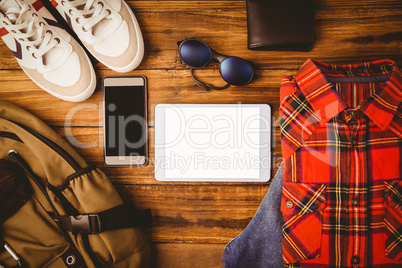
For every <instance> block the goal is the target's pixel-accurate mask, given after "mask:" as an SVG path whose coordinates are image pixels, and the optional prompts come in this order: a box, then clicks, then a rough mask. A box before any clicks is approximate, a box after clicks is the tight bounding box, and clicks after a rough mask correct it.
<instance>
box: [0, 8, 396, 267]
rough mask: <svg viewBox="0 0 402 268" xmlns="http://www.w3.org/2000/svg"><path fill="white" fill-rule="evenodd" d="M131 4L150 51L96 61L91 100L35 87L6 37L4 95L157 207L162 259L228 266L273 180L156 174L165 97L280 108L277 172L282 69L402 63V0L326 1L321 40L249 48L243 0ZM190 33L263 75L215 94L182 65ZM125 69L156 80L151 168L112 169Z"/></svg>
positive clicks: (134, 197) (139, 201) (133, 198)
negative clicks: (105, 113)
mask: <svg viewBox="0 0 402 268" xmlns="http://www.w3.org/2000/svg"><path fill="white" fill-rule="evenodd" d="M127 2H128V4H129V5H130V7H131V8H132V9H133V10H134V12H135V14H136V16H137V18H138V21H139V23H140V25H141V28H142V32H143V35H144V41H145V48H146V49H145V57H144V60H143V62H142V63H141V65H140V66H139V67H138V68H137V70H135V71H132V72H130V73H127V74H119V73H116V72H114V71H111V70H109V69H108V68H106V67H105V66H103V65H102V64H100V63H96V62H95V70H96V74H97V77H98V87H97V89H96V91H95V93H94V95H93V96H92V97H91V98H89V99H88V100H87V101H85V102H82V103H70V102H66V101H62V100H59V99H56V98H55V97H53V96H51V95H49V94H47V93H46V92H45V91H43V90H41V89H40V88H39V87H38V86H36V85H35V84H34V83H33V82H32V81H31V80H30V79H29V78H28V77H27V76H26V75H25V73H24V72H23V71H22V70H21V69H20V67H19V65H18V64H17V61H16V60H15V59H14V57H13V56H12V54H11V53H10V52H9V51H8V48H7V47H6V46H5V45H4V43H3V42H2V41H0V55H1V60H0V98H1V99H3V100H9V101H11V102H13V103H15V104H17V105H19V106H21V107H23V108H25V109H27V110H29V111H31V112H32V113H33V114H35V115H37V116H38V117H39V118H41V119H42V120H44V121H45V122H46V123H47V124H49V125H50V126H51V127H53V129H55V130H56V131H57V132H58V133H59V134H60V135H61V136H63V137H65V138H67V139H68V140H69V141H70V143H72V144H73V146H74V148H75V149H76V150H77V151H78V152H79V153H80V154H81V155H82V156H83V157H84V159H86V161H87V162H89V163H91V164H96V165H97V166H98V167H100V168H101V169H102V170H103V171H104V172H105V173H106V174H107V175H108V176H109V177H110V179H111V180H112V182H113V184H114V185H115V186H116V188H117V190H118V191H119V193H120V194H121V196H122V198H123V199H124V200H125V201H127V202H132V203H133V204H134V205H135V206H136V207H137V208H151V209H152V211H153V215H154V222H155V224H154V226H153V227H152V228H150V229H147V230H145V233H146V235H147V237H148V238H149V241H150V242H151V245H152V250H153V267H222V266H223V265H222V264H221V258H222V252H223V249H224V247H225V244H226V243H228V242H229V241H230V240H231V239H233V238H234V237H235V236H237V235H238V234H239V233H240V232H241V231H242V230H243V229H244V228H245V227H246V225H247V224H248V223H249V221H250V220H251V219H252V217H253V215H254V213H255V211H256V210H257V208H258V206H259V204H260V203H261V201H262V199H263V198H264V196H265V194H266V192H267V190H268V188H269V183H171V182H158V181H156V180H155V179H154V175H153V169H154V165H153V156H154V153H153V152H154V150H153V143H154V107H155V105H156V104H158V103H238V102H241V103H267V104H269V105H270V106H271V108H272V111H273V143H272V145H273V167H274V168H273V170H272V174H273V175H274V174H275V172H276V169H277V167H278V165H279V164H280V162H281V150H280V134H279V126H278V108H279V86H280V80H281V76H282V75H293V74H295V73H296V71H297V70H298V68H299V67H300V66H301V64H302V63H303V62H304V61H305V60H306V59H307V58H313V59H316V60H319V61H322V62H326V63H334V64H342V63H358V62H363V61H369V60H375V59H385V58H388V59H392V60H394V61H396V63H397V64H398V65H399V66H401V67H402V1H401V0H382V1H375V0H367V1H350V0H317V1H316V42H315V44H314V47H313V49H312V50H311V51H309V52H268V51H258V52H256V51H250V50H247V22H246V18H247V12H246V1H244V0H242V1H240V0H239V1H237V0H233V1H214V0H211V1H151V0H149V1H131V0H130V1H127ZM283 19H284V20H285V19H286V18H283ZM187 37H197V38H199V39H202V40H204V41H205V42H206V43H208V44H209V45H210V46H211V47H213V48H214V49H215V50H217V51H218V52H222V53H225V54H230V55H236V56H240V57H243V58H245V59H249V60H252V61H254V62H255V63H256V65H257V71H256V72H257V75H258V79H257V80H256V81H254V82H252V83H251V84H250V85H248V86H246V87H230V88H228V89H226V90H223V91H211V92H206V91H205V90H204V89H203V88H201V87H200V86H198V85H196V84H195V82H194V81H193V80H192V79H191V76H190V72H189V70H188V68H187V67H186V66H183V65H182V64H181V63H180V60H179V56H178V52H177V45H176V42H177V41H179V40H183V39H185V38H187ZM217 68H218V65H217V64H211V65H210V66H208V67H207V69H206V70H202V71H198V72H197V75H199V77H200V78H201V79H202V80H204V81H208V82H212V83H215V84H223V83H222V80H221V79H220V77H219V72H218V70H217ZM118 75H144V76H146V77H147V79H148V85H149V88H148V94H149V100H148V106H149V110H148V113H149V122H148V124H149V138H150V140H149V148H150V150H149V151H150V155H149V156H150V161H151V163H150V164H149V165H147V166H146V167H132V168H128V167H127V168H126V167H122V168H108V167H105V165H104V164H103V148H102V123H101V115H99V111H100V107H101V102H102V92H101V89H100V84H101V79H102V78H103V77H105V76H118ZM66 122H67V126H66V127H65V125H66ZM69 122H70V123H69ZM79 143H90V145H91V146H90V147H91V148H80V147H79V146H78V145H79Z"/></svg>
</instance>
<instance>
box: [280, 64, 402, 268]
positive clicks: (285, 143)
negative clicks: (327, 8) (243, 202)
mask: <svg viewBox="0 0 402 268" xmlns="http://www.w3.org/2000/svg"><path fill="white" fill-rule="evenodd" d="M401 101H402V74H401V71H400V70H399V69H398V67H397V66H396V64H395V63H394V62H393V61H390V60H381V61H374V62H371V63H364V64H356V65H344V66H333V65H327V64H323V63H319V62H317V61H314V60H308V61H307V62H306V63H305V64H304V65H303V66H302V67H301V69H300V70H299V72H298V73H297V74H296V76H295V77H284V78H283V79H282V86H281V106H280V116H281V135H282V153H283V158H284V163H283V168H284V174H283V176H284V177H283V179H284V184H283V189H282V203H281V210H282V213H283V217H284V220H285V224H284V226H283V259H284V262H285V267H402V165H401V162H402V103H401Z"/></svg>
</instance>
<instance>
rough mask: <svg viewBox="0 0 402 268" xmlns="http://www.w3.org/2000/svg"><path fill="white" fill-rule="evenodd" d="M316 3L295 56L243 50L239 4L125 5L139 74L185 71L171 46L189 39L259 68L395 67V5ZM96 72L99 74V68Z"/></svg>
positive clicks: (4, 65)
mask: <svg viewBox="0 0 402 268" xmlns="http://www.w3.org/2000/svg"><path fill="white" fill-rule="evenodd" d="M317 2H318V4H317V11H316V19H317V29H316V32H317V42H316V43H315V45H314V48H313V49H312V50H311V51H310V52H307V53H300V52H279V51H276V52H272V51H271V52H264V51H249V50H247V47H246V45H247V22H246V18H247V12H246V3H245V1H194V2H193V4H192V5H187V4H185V3H186V2H185V1H158V2H157V3H158V4H157V8H155V2H154V1H128V3H129V5H130V6H131V7H132V8H133V10H134V11H135V13H136V15H137V17H138V20H139V22H140V25H141V28H142V31H143V33H144V40H145V45H146V54H145V58H144V61H143V63H142V64H141V65H140V67H139V69H140V70H143V69H183V68H185V67H184V66H183V65H182V64H180V61H179V60H178V55H177V45H176V42H177V41H178V40H183V39H184V38H187V37H191V36H195V37H199V38H202V39H203V40H205V41H206V42H207V43H208V44H210V45H211V46H212V47H214V48H215V49H216V50H218V51H220V52H222V53H225V52H226V53H227V52H230V53H231V54H233V55H238V56H242V57H245V58H247V59H250V60H253V61H255V62H256V63H257V64H258V67H259V68H262V69H278V68H287V69H297V68H298V67H299V66H300V64H301V63H302V62H303V61H304V60H305V59H306V58H308V57H311V58H316V59H319V60H321V61H324V62H328V63H349V62H357V61H361V60H362V58H364V60H373V59H380V58H387V57H389V56H390V55H393V56H394V58H395V59H396V60H397V61H398V62H401V60H402V56H401V47H400V46H398V43H400V42H401V40H402V31H401V30H400V29H401V26H402V9H401V6H402V3H401V2H400V1H386V2H385V3H383V4H381V3H376V4H375V5H362V4H361V3H360V2H356V3H353V2H350V1H346V0H343V1H329V2H330V3H328V4H325V3H324V2H326V1H317ZM368 6H369V7H370V8H367V7H368ZM183 25H186V27H182V26H183ZM212 28H213V32H214V34H213V35H211V34H210V32H211V29H212ZM172 29H177V30H175V31H173V30H172ZM384 29H386V31H384ZM161 40H163V41H161ZM334 41H335V42H336V44H337V45H336V46H334V45H333V43H334ZM0 44H1V45H0V55H4V56H3V59H2V61H1V62H0V69H19V66H18V64H17V62H16V61H15V60H14V59H13V56H12V55H11V53H10V52H9V51H8V48H7V47H6V46H5V45H4V43H3V42H0ZM378 47H381V49H378ZM363 56H364V57H363ZM96 67H97V69H105V67H104V66H103V65H102V64H99V63H98V64H97V65H96Z"/></svg>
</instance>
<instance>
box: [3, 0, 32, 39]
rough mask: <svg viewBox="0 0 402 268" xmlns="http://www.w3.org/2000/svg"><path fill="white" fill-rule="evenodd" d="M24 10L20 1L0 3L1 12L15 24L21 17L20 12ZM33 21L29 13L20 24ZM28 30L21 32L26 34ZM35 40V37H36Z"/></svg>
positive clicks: (12, 0) (24, 15)
mask: <svg viewBox="0 0 402 268" xmlns="http://www.w3.org/2000/svg"><path fill="white" fill-rule="evenodd" d="M21 9H22V5H21V4H20V2H19V1H16V0H1V1H0V12H1V13H3V14H4V15H5V16H6V17H7V18H8V19H9V20H10V22H11V23H13V24H15V22H16V21H17V19H18V17H19V16H20V13H19V12H20V11H21ZM27 20H28V21H29V20H31V18H30V17H29V15H28V14H27V13H25V14H23V15H22V17H21V20H20V23H24V22H25V21H27ZM24 30H26V29H22V30H21V32H24ZM34 38H35V37H34Z"/></svg>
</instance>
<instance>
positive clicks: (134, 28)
mask: <svg viewBox="0 0 402 268" xmlns="http://www.w3.org/2000/svg"><path fill="white" fill-rule="evenodd" d="M51 3H52V4H53V6H54V7H56V9H57V11H58V12H59V13H60V14H61V15H62V16H63V18H64V19H65V20H66V22H67V23H68V24H69V25H70V27H71V28H72V29H73V31H74V32H75V33H76V34H77V36H78V38H79V39H80V40H81V42H82V43H83V44H84V46H85V47H86V48H87V49H88V51H89V52H90V53H91V54H92V55H93V56H94V57H95V58H96V59H98V60H99V61H100V62H101V63H103V64H104V65H106V66H107V67H109V68H110V69H112V70H114V71H117V72H129V71H132V70H133V69H135V68H136V67H137V66H138V65H139V64H140V63H141V61H142V58H143V56H144V41H143V39H142V34H141V30H140V27H139V25H138V22H137V19H136V18H135V16H134V13H133V11H132V10H131V8H130V7H129V6H128V5H127V4H126V3H125V2H124V0H52V1H51Z"/></svg>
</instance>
